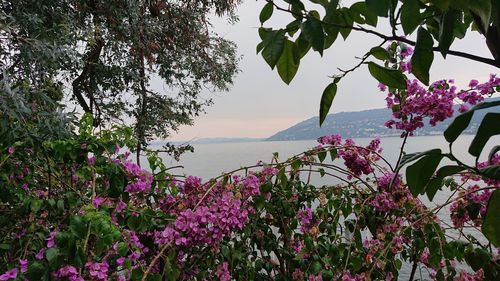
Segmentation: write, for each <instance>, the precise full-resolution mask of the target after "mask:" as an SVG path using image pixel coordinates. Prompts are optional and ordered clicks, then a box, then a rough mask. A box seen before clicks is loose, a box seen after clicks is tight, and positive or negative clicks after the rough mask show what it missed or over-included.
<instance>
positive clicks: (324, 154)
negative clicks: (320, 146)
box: [318, 151, 326, 163]
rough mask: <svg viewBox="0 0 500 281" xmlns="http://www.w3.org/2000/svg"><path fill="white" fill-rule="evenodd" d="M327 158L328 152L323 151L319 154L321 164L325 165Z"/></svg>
mask: <svg viewBox="0 0 500 281" xmlns="http://www.w3.org/2000/svg"><path fill="white" fill-rule="evenodd" d="M325 158H326V151H321V152H319V153H318V160H319V162H321V163H323V161H325Z"/></svg>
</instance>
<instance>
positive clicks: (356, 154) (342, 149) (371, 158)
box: [318, 135, 382, 178]
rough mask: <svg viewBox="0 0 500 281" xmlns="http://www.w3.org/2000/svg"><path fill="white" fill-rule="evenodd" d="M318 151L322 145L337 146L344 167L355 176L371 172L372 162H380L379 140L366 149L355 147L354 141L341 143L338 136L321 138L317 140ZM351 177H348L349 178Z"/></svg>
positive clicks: (349, 140)
mask: <svg viewBox="0 0 500 281" xmlns="http://www.w3.org/2000/svg"><path fill="white" fill-rule="evenodd" d="M318 143H319V146H318V149H321V148H322V147H323V146H324V145H332V146H339V147H338V148H337V154H338V156H339V157H341V158H342V159H343V160H344V165H345V166H346V167H347V169H348V170H349V171H350V172H351V173H352V174H353V175H355V176H360V175H362V174H365V175H368V174H370V173H371V172H373V167H372V165H371V163H372V162H376V161H378V160H380V156H379V153H381V152H382V148H381V147H380V138H375V139H373V140H372V141H371V142H370V143H369V144H368V145H367V146H366V147H362V146H357V145H356V143H355V142H354V140H352V139H346V140H345V141H344V143H342V138H341V136H340V135H329V136H323V137H320V138H319V139H318ZM351 177H352V176H349V178H351Z"/></svg>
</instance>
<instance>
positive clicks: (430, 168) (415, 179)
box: [406, 150, 443, 196]
mask: <svg viewBox="0 0 500 281" xmlns="http://www.w3.org/2000/svg"><path fill="white" fill-rule="evenodd" d="M439 152H440V150H439ZM442 158H443V156H442V155H441V153H432V154H427V155H425V156H424V157H422V158H421V159H419V160H418V161H417V162H415V163H414V164H413V165H410V166H408V168H406V182H407V183H408V187H409V188H410V191H411V193H412V194H413V196H417V195H418V194H423V193H424V191H425V186H426V185H427V183H428V182H429V180H430V178H431V177H432V175H433V174H434V171H435V170H436V168H437V166H438V165H439V162H441V159H442Z"/></svg>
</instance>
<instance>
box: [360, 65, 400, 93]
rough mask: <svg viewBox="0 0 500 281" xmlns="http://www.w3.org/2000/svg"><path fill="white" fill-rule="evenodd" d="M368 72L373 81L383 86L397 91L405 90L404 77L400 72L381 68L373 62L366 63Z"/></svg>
mask: <svg viewBox="0 0 500 281" xmlns="http://www.w3.org/2000/svg"><path fill="white" fill-rule="evenodd" d="M368 70H369V71H370V74H371V75H372V76H373V77H374V78H375V79H377V80H378V81H379V82H380V83H382V84H384V85H387V86H389V87H393V88H398V89H405V88H406V77H405V75H404V74H403V73H402V72H401V71H400V70H397V69H392V68H387V67H383V66H380V65H378V64H376V63H374V62H369V63H368Z"/></svg>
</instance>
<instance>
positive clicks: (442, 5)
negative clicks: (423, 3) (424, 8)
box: [432, 0, 451, 11]
mask: <svg viewBox="0 0 500 281" xmlns="http://www.w3.org/2000/svg"><path fill="white" fill-rule="evenodd" d="M450 2H451V0H433V1H432V4H434V5H435V6H436V7H438V9H440V10H441V11H445V10H448V7H449V6H450Z"/></svg>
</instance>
